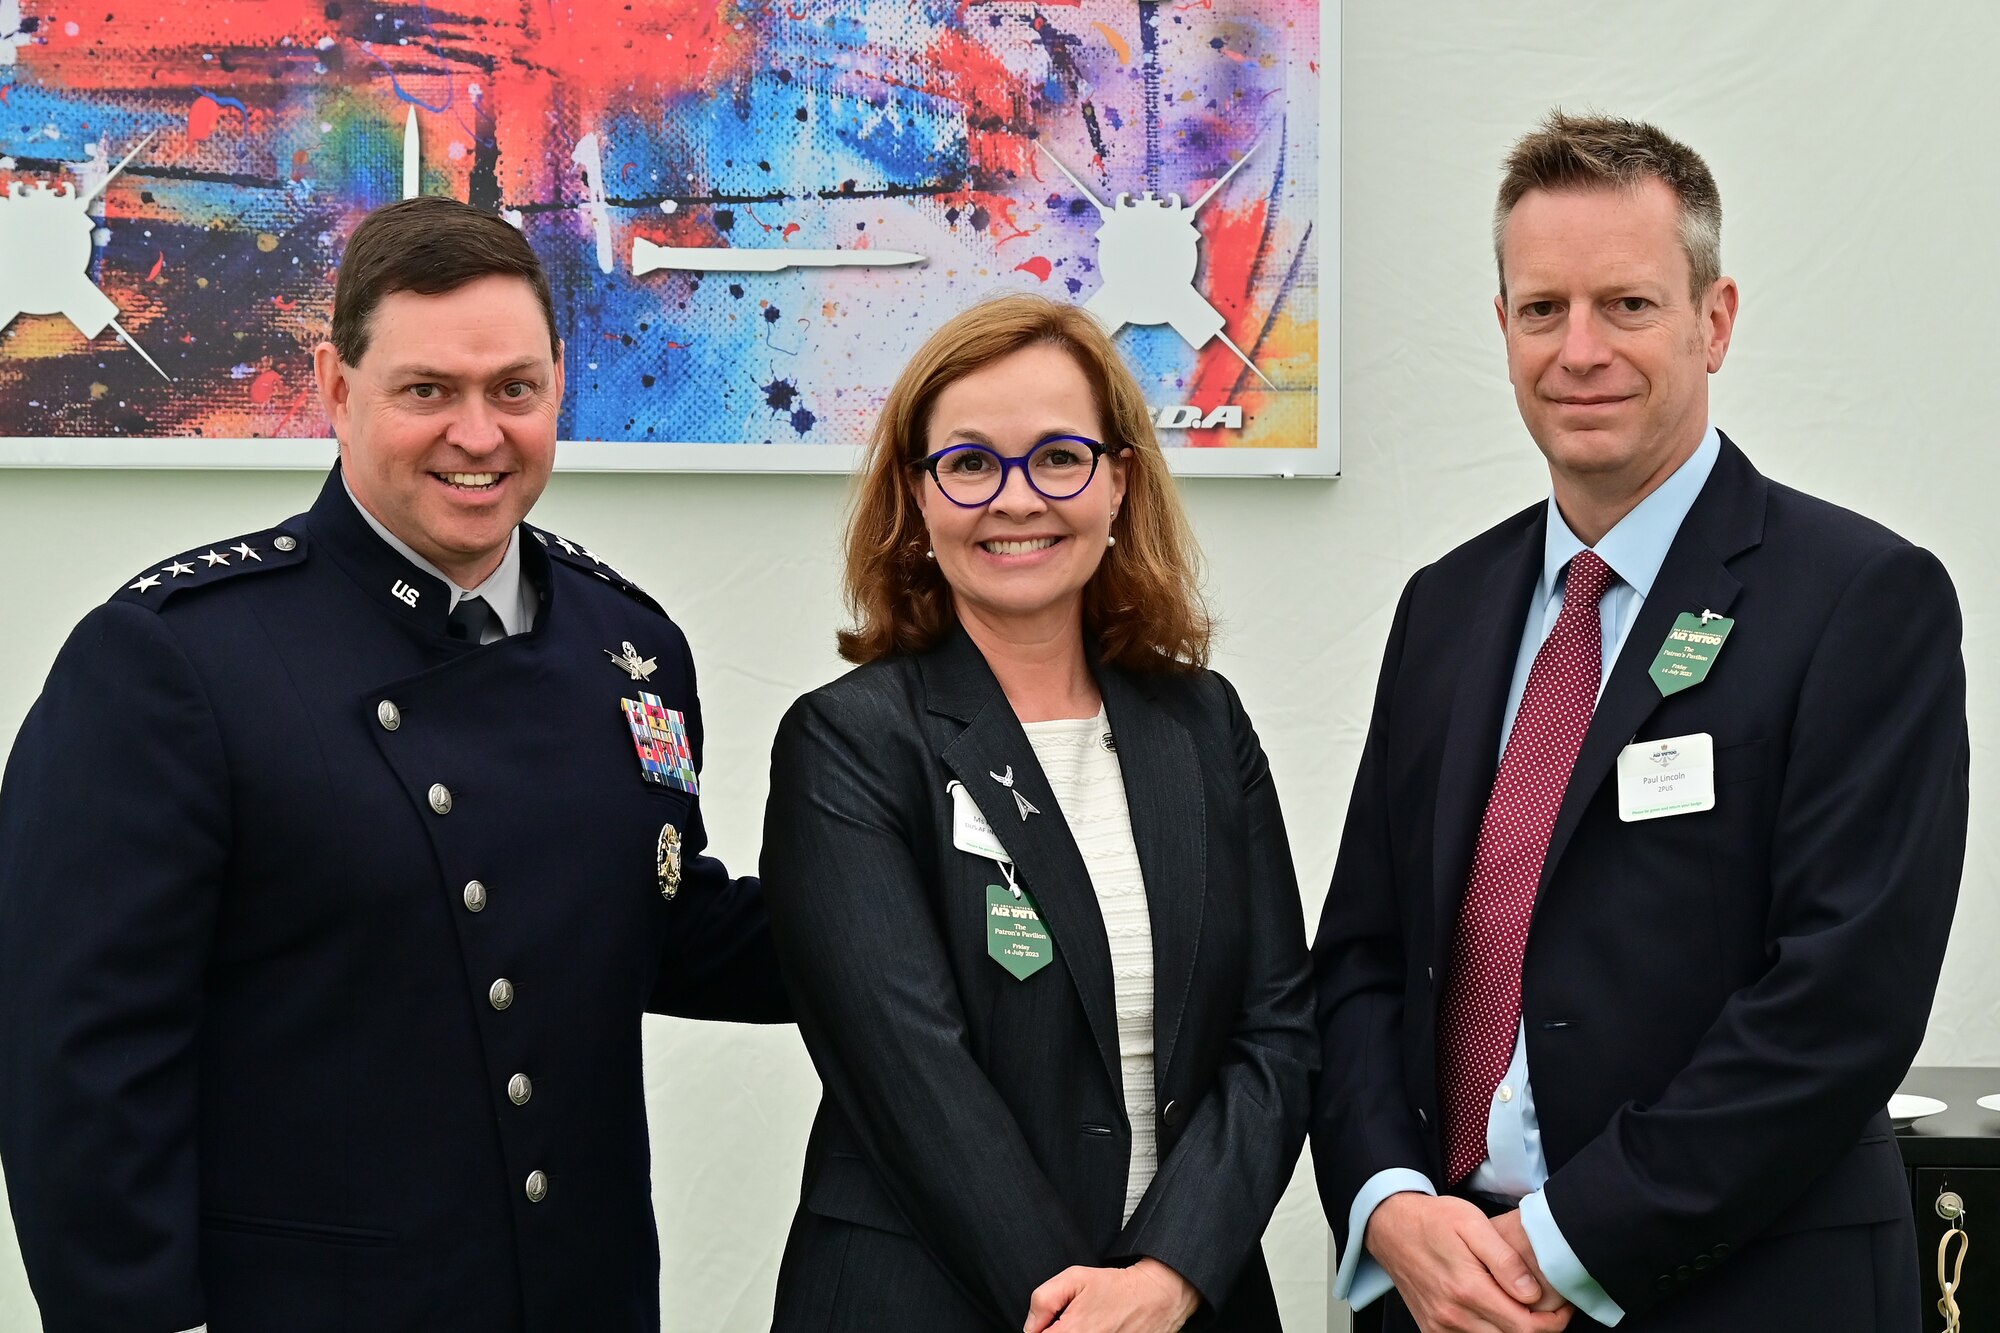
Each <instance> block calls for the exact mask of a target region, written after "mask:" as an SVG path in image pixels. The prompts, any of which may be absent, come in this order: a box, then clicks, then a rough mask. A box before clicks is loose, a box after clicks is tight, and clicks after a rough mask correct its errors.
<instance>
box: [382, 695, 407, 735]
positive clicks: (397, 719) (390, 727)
mask: <svg viewBox="0 0 2000 1333" xmlns="http://www.w3.org/2000/svg"><path fill="white" fill-rule="evenodd" d="M375 720H376V721H377V722H380V723H381V724H382V730H384V731H394V730H395V729H396V728H397V727H400V726H402V725H403V710H402V709H400V708H398V707H396V705H395V704H393V703H391V702H389V701H388V700H387V699H384V700H383V701H382V702H381V703H379V704H376V705H375Z"/></svg>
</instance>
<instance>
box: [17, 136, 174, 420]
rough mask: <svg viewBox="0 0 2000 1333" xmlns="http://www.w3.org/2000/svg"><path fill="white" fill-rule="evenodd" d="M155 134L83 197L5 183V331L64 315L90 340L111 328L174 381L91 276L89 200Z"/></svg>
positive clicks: (71, 189) (64, 189)
mask: <svg viewBox="0 0 2000 1333" xmlns="http://www.w3.org/2000/svg"><path fill="white" fill-rule="evenodd" d="M152 138H153V136H152V135H150V134H148V135H147V136H146V137H145V138H144V139H141V140H139V142H138V144H137V145H136V146H135V147H134V148H133V149H132V151H131V152H129V153H127V154H125V157H124V160H123V161H121V162H119V164H118V165H117V166H115V167H113V168H112V169H111V170H110V172H109V173H108V174H106V176H105V177H104V179H103V180H101V181H99V182H98V183H97V187H96V188H95V189H93V190H91V192H90V193H89V194H86V195H82V196H80V197H79V196H78V194H77V192H76V187H75V186H74V185H58V186H57V187H56V188H55V189H53V190H51V189H50V188H49V187H48V186H47V185H45V184H41V183H37V184H36V185H35V187H34V188H33V189H32V190H31V189H29V188H28V187H27V186H25V185H23V184H21V183H20V182H19V181H16V182H14V183H13V184H12V185H10V186H8V188H7V193H6V195H5V196H4V197H0V330H5V329H6V328H7V326H8V325H10V324H12V323H13V322H14V317H15V316H17V315H61V316H63V317H64V318H65V319H67V320H69V322H70V323H72V324H74V325H76V330H77V332H78V333H81V334H82V335H83V336H84V337H86V338H95V337H97V336H98V335H99V334H101V333H103V332H104V330H105V328H106V327H107V326H108V327H109V328H110V329H111V330H112V332H114V333H116V334H117V335H118V336H119V337H120V338H122V339H123V340H124V342H125V345H126V346H127V347H130V348H131V349H132V350H133V351H135V352H137V353H138V354H139V355H140V356H141V357H142V358H144V360H145V362H146V364H147V365H149V366H151V367H152V368H153V369H154V370H158V371H159V372H160V377H161V378H162V379H164V380H166V381H167V382H168V383H170V384H171V383H172V382H173V378H174V377H173V376H171V375H169V374H167V372H166V371H164V370H160V365H159V362H157V361H155V360H153V358H152V357H150V356H147V355H146V349H145V348H143V347H141V346H139V344H138V343H137V342H135V341H134V340H133V338H132V335H131V334H129V333H127V332H126V331H125V328H124V326H123V325H121V324H120V323H119V322H118V305H117V303H116V302H115V301H113V300H112V299H111V298H110V297H108V296H106V295H105V294H104V293H103V292H102V291H101V290H100V289H99V288H98V286H97V284H96V283H94V282H92V281H91V280H90V252H91V233H92V232H93V231H94V230H95V229H96V223H95V222H94V221H93V220H92V218H91V216H90V212H89V209H90V201H91V200H93V199H95V198H96V197H97V196H98V195H99V194H100V193H102V192H103V190H104V187H105V186H107V185H109V184H111V182H112V180H113V178H115V177H116V176H117V175H118V173H119V172H121V171H123V170H125V168H126V166H127V165H128V164H130V162H131V161H132V159H133V158H135V157H137V156H138V155H139V150H140V149H142V148H144V147H145V146H146V145H147V144H148V143H149V142H151V140H152Z"/></svg>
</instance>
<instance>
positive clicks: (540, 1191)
mask: <svg viewBox="0 0 2000 1333" xmlns="http://www.w3.org/2000/svg"><path fill="white" fill-rule="evenodd" d="M548 1197H549V1178H548V1177H547V1176H546V1175H544V1174H543V1173H542V1172H540V1171H530V1172H529V1173H528V1202H529V1203H540V1202H541V1201H542V1200H543V1199H546V1198H548Z"/></svg>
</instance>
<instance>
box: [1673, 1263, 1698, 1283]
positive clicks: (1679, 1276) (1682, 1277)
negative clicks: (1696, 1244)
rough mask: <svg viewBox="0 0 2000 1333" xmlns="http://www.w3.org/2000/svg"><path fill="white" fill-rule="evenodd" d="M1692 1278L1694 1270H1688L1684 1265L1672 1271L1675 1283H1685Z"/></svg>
mask: <svg viewBox="0 0 2000 1333" xmlns="http://www.w3.org/2000/svg"><path fill="white" fill-rule="evenodd" d="M1692 1277H1694V1270H1693V1269H1692V1268H1689V1267H1688V1266H1687V1265H1686V1264H1682V1265H1681V1266H1680V1267H1679V1268H1676V1269H1675V1270H1674V1280H1675V1281H1676V1282H1686V1281H1688V1280H1689V1279H1691V1278H1692Z"/></svg>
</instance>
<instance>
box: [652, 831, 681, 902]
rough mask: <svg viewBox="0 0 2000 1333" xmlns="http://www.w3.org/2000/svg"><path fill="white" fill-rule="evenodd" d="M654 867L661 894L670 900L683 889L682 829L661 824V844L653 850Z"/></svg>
mask: <svg viewBox="0 0 2000 1333" xmlns="http://www.w3.org/2000/svg"><path fill="white" fill-rule="evenodd" d="M653 868H654V870H655V871H656V872H657V873H658V875H659V877H660V896H661V897H662V898H665V899H666V900H667V901H668V902H672V901H673V900H674V895H675V894H677V893H679V892H680V891H681V831H680V830H679V829H677V828H675V827H674V826H673V825H672V824H662V825H661V826H660V842H659V846H658V847H657V848H655V849H654V852H653Z"/></svg>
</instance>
